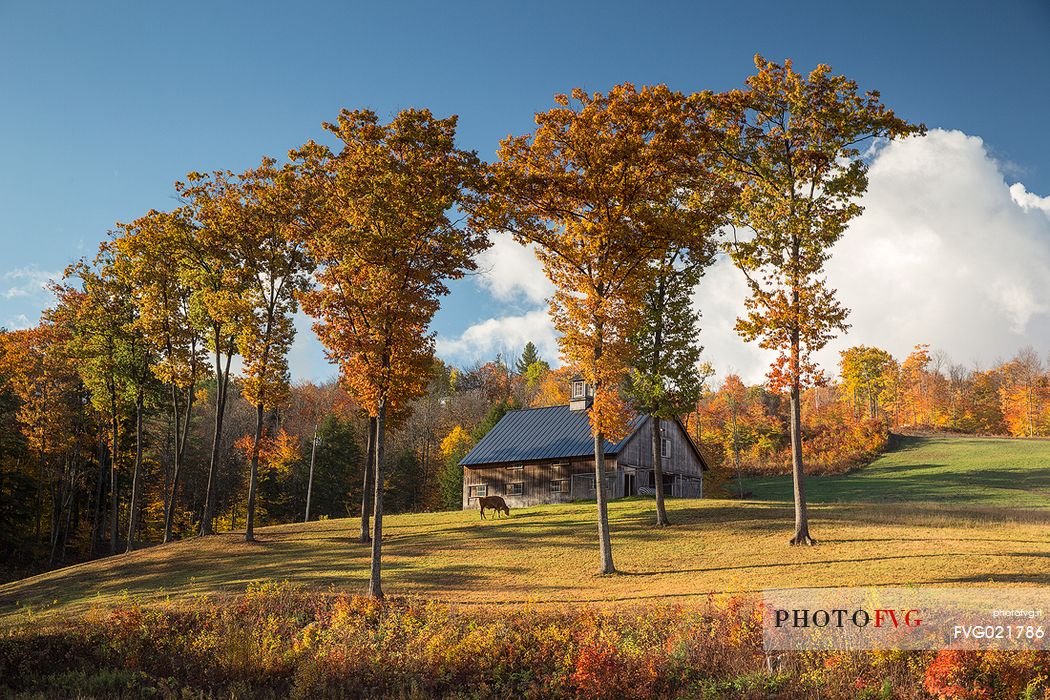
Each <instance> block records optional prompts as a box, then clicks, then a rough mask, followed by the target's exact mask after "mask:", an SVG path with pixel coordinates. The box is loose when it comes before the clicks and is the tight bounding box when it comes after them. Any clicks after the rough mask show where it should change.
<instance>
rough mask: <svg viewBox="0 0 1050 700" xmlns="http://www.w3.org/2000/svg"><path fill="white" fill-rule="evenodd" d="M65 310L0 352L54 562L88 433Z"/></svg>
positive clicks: (16, 335)
mask: <svg viewBox="0 0 1050 700" xmlns="http://www.w3.org/2000/svg"><path fill="white" fill-rule="evenodd" d="M60 307H61V303H60V304H58V305H57V306H56V307H55V308H53V309H51V310H49V311H47V312H45V314H44V317H43V318H42V319H41V322H40V324H39V325H37V326H36V327H34V328H30V329H25V330H21V331H14V332H12V333H6V334H4V337H3V347H2V352H0V359H2V362H0V365H2V366H0V374H2V375H3V376H4V378H5V379H6V385H7V387H9V388H10V389H11V390H12V391H13V393H14V395H15V396H16V397H17V398H18V402H19V405H18V409H17V421H18V424H19V427H20V429H21V432H22V434H23V435H24V437H25V441H26V446H27V448H28V450H29V453H30V455H31V457H32V459H33V461H34V462H35V464H36V496H35V508H34V512H35V526H34V532H35V538H36V540H37V541H38V542H40V541H41V539H42V537H43V524H44V521H45V516H47V522H48V523H49V526H50V527H49V529H50V537H49V544H50V561H51V563H54V561H55V559H56V557H57V556H58V555H59V553H60V551H59V542H60V535H61V533H62V523H63V518H62V514H63V512H65V511H67V510H68V508H69V507H70V506H71V504H72V496H73V495H74V493H75V488H76V479H77V478H79V474H78V466H80V461H79V458H80V454H81V449H80V448H81V438H82V434H83V432H84V430H83V428H82V424H83V422H84V414H83V412H82V406H83V401H84V392H83V385H82V384H81V382H80V379H79V377H78V376H77V372H76V370H75V368H74V359H73V357H72V356H71V355H70V354H69V350H70V347H71V346H70V342H69V335H68V333H69V327H68V325H67V324H66V323H65V319H63V318H62V312H61V310H60ZM48 502H50V508H47V505H48ZM67 532H68V528H67ZM63 549H64V547H63Z"/></svg>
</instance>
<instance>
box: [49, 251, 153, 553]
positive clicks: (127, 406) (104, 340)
mask: <svg viewBox="0 0 1050 700" xmlns="http://www.w3.org/2000/svg"><path fill="white" fill-rule="evenodd" d="M65 278H66V283H65V284H63V285H56V287H55V289H54V291H55V294H56V296H57V297H58V299H59V302H60V303H59V308H60V309H61V310H62V313H63V314H65V315H66V320H65V323H66V324H67V327H68V328H69V330H70V333H69V352H70V354H71V356H72V357H74V358H75V359H76V367H77V371H78V373H79V375H80V378H81V380H82V381H83V382H84V385H85V386H87V388H88V389H89V391H90V395H91V401H92V404H93V405H94V408H95V409H96V410H97V411H98V412H99V414H100V415H102V416H104V417H105V420H106V421H107V422H108V423H109V426H110V434H109V446H110V484H109V486H110V550H111V552H115V551H116V548H117V542H118V539H119V532H118V529H119V520H120V491H119V488H118V474H119V471H120V444H121V441H120V437H121V431H120V428H121V423H122V421H123V420H124V419H125V418H130V419H131V420H132V421H133V422H134V442H135V456H134V460H133V463H132V469H131V478H132V485H131V486H132V488H131V497H130V499H129V503H128V521H127V528H128V529H127V539H126V543H125V544H126V547H127V548H129V549H130V548H131V547H133V545H134V534H135V527H136V524H137V522H136V518H137V505H138V495H139V488H140V486H141V482H140V480H139V477H140V475H141V467H142V457H143V452H142V450H143V429H142V428H143V427H142V419H143V417H144V412H145V410H146V403H147V399H148V396H147V394H148V393H149V392H150V391H151V390H152V386H151V382H150V379H151V377H150V369H149V367H150V362H151V356H150V353H149V350H148V348H147V346H146V342H145V339H144V338H143V335H142V331H141V328H140V326H139V324H138V312H137V310H136V307H135V305H134V303H133V297H132V294H131V290H130V289H129V287H128V282H127V280H126V279H125V277H124V276H123V274H122V273H119V272H118V270H117V260H116V258H115V256H114V249H113V247H111V246H110V245H109V244H103V245H102V246H100V250H99V253H98V255H97V256H96V258H95V260H94V262H93V264H88V263H87V262H84V261H81V262H78V263H76V264H74V265H71V266H70V267H69V268H68V269H67V270H66V275H65ZM77 280H79V289H78V288H77V287H76V286H74V285H76V284H77Z"/></svg>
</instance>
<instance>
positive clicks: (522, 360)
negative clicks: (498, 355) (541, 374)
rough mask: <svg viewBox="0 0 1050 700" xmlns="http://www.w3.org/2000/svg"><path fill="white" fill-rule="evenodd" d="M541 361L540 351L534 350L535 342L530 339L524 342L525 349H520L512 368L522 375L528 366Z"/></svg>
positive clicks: (527, 369)
mask: <svg viewBox="0 0 1050 700" xmlns="http://www.w3.org/2000/svg"><path fill="white" fill-rule="evenodd" d="M541 361H542V360H541V359H540V353H539V351H537V350H536V344H535V343H533V342H532V341H531V340H530V341H529V342H527V343H525V349H524V350H522V351H521V357H519V358H518V361H517V362H515V363H514V370H515V371H516V372H517V373H518V374H519V375H524V374H525V373H526V372H528V371H529V367H531V366H532V365H534V364H535V363H537V362H541Z"/></svg>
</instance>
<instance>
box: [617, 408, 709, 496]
mask: <svg viewBox="0 0 1050 700" xmlns="http://www.w3.org/2000/svg"><path fill="white" fill-rule="evenodd" d="M660 423H661V427H662V428H663V429H664V432H663V437H666V438H669V439H670V440H671V456H670V457H669V458H667V457H664V458H661V460H662V462H661V465H660V466H661V468H662V469H663V471H664V473H665V474H672V475H674V474H677V475H681V476H685V477H691V478H693V479H699V480H700V481H696V482H693V481H682V480H680V479H675V480H674V483H673V488H672V494H671V495H673V496H677V497H681V498H700V497H701V496H703V474H704V472H703V466H702V465H701V464H700V460H699V459H697V456H696V453H695V452H693V449H692V447H690V444H689V437H688V436H687V435H686V434H685V432H684V431H683V430H682V428H681V426H680V425H679V424H678V422H677V421H673V420H663V421H660ZM651 431H652V428H651V427H650V423H649V420H648V419H647V420H646V422H645V423H644V424H643V425H642V427H641V428H640V429H639V430H637V431H636V432H635V433H634V435H632V436H631V438H630V439H629V440H628V441H627V444H625V445H624V446H623V449H622V450H620V454H619V455H617V458H618V460H619V462H620V464H621V465H623V466H624V467H625V468H628V469H629V468H631V467H635V468H636V474H637V476H636V477H635V479H636V480H635V484H636V486H645V485H647V484H648V477H649V472H650V471H652V468H653V451H652V450H653V448H652V433H651ZM621 488H622V487H621Z"/></svg>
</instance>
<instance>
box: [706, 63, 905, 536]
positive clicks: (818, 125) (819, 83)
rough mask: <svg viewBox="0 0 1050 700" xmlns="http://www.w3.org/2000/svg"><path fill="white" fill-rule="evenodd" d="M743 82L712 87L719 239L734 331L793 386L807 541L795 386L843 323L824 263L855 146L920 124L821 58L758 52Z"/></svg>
mask: <svg viewBox="0 0 1050 700" xmlns="http://www.w3.org/2000/svg"><path fill="white" fill-rule="evenodd" d="M755 66H756V67H757V69H758V72H757V74H755V75H753V76H751V77H749V78H748V79H747V88H746V89H743V90H733V91H731V92H728V93H724V94H721V95H717V96H709V99H710V100H711V110H710V111H709V120H710V123H711V125H712V126H713V127H715V128H717V129H718V130H719V131H721V132H722V133H724V135H725V137H724V140H723V141H722V143H721V145H720V147H719V150H720V153H721V158H722V161H721V164H722V172H723V173H724V175H725V177H727V178H729V179H730V180H731V181H732V182H733V183H734V184H735V185H736V186H737V187H738V188H739V190H740V205H739V209H738V211H737V215H736V221H735V224H736V226H737V227H739V228H740V229H742V231H743V233H745V234H749V235H744V236H739V237H738V236H734V240H733V241H732V243H731V244H730V245H729V247H728V250H729V253H730V255H731V257H732V259H733V261H734V262H735V263H736V265H737V266H738V267H739V268H740V269H741V270H742V271H743V272H744V274H745V276H746V279H747V283H748V288H749V292H750V295H749V297H748V298H747V300H746V302H745V308H746V311H747V314H746V316H744V317H743V318H740V319H738V320H737V326H736V328H737V331H738V332H739V333H740V335H741V336H742V337H743V338H744V339H745V340H748V341H752V340H758V341H759V344H760V346H761V347H763V348H767V349H771V350H776V351H777V353H778V356H777V360H776V362H775V363H774V365H773V367H772V369H771V372H770V381H771V386H773V387H775V388H786V389H787V391H788V392H789V394H790V401H791V406H792V408H791V415H790V430H791V451H792V476H793V481H794V497H795V534H794V536H793V537H792V538H791V543H792V544H813V543H814V540H813V538H812V537H811V536H810V534H809V521H808V517H807V510H806V492H805V481H804V478H805V474H804V469H803V464H802V429H801V413H800V410H801V409H800V392H801V390H802V387H803V386H805V385H807V384H809V383H811V382H813V381H816V380H818V379H819V377H820V372H819V370H818V368H817V367H816V365H815V364H814V362H813V360H812V353H813V352H815V351H817V350H819V349H821V348H822V347H824V346H825V345H826V344H827V342H828V341H829V340H830V339H831V338H832V337H834V335H835V333H837V332H843V331H845V330H846V328H847V327H848V326H847V324H846V316H847V313H848V311H847V309H846V308H845V307H843V306H842V305H841V304H840V303H839V302H838V300H837V299H836V298H835V290H833V289H831V288H829V287H828V285H827V281H826V279H825V278H824V263H825V262H826V261H827V259H828V257H829V256H830V250H831V247H832V246H833V245H834V244H835V242H836V241H838V239H839V238H841V236H842V234H843V232H844V231H845V229H846V226H847V225H848V224H849V222H850V221H851V220H852V219H853V218H855V217H856V216H857V215H859V214H860V212H861V206H860V205H859V204H858V203H857V199H858V198H859V196H860V195H861V194H863V192H864V191H865V189H866V188H867V176H866V170H867V161H866V160H865V159H864V158H863V153H862V150H861V147H862V146H864V145H865V144H866V143H868V142H870V141H871V140H873V139H878V138H900V137H904V136H907V135H909V134H914V133H923V131H924V127H922V126H918V127H916V126H912V125H910V124H908V123H907V122H905V121H904V120H902V119H899V118H898V117H897V116H896V115H895V114H894V113H893V111H892V110H890V109H888V108H886V107H885V106H884V105H883V104H882V103H881V102H880V100H879V94H878V93H877V92H867V93H861V92H859V89H858V87H857V84H856V83H855V82H854V81H852V80H849V79H848V78H846V77H844V76H840V75H833V74H832V73H831V68H830V67H828V66H826V65H819V66H817V68H816V69H815V70H814V71H812V72H811V73H810V74H809V75H808V76H803V75H801V74H799V73H797V72H796V71H795V70H794V68H793V67H792V64H791V62H790V61H786V62H785V63H784V64H783V65H778V64H776V63H773V62H771V61H766V60H765V59H763V58H762V57H761V56H756V57H755Z"/></svg>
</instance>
